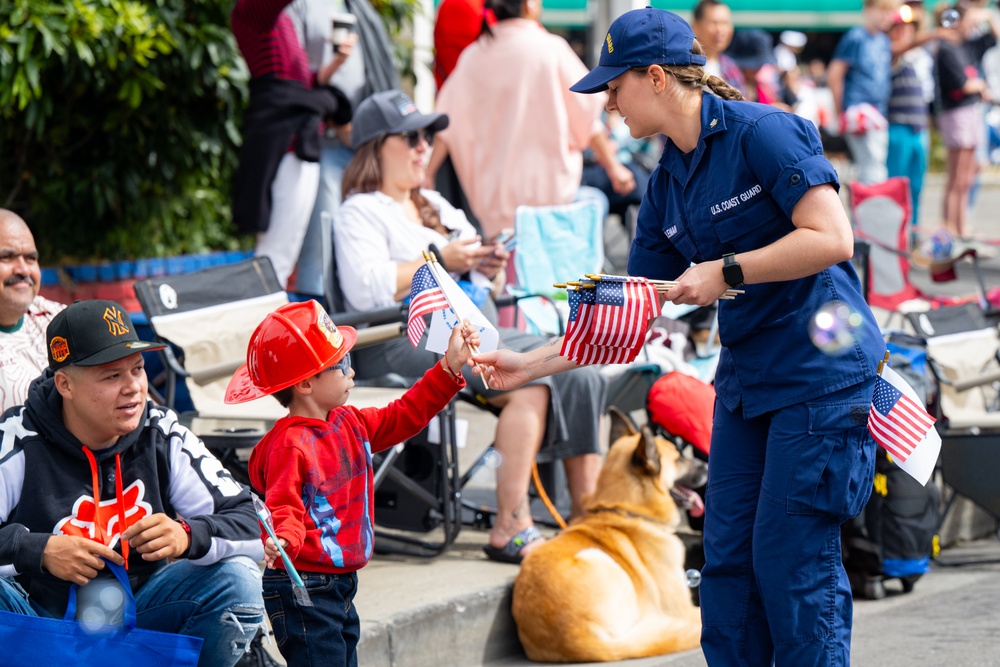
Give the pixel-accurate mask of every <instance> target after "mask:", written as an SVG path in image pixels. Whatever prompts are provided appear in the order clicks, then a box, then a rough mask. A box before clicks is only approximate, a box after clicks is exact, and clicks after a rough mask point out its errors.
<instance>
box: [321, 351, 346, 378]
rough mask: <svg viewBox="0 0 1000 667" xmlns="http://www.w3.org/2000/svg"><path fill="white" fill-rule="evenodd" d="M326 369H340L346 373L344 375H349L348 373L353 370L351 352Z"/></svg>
mask: <svg viewBox="0 0 1000 667" xmlns="http://www.w3.org/2000/svg"><path fill="white" fill-rule="evenodd" d="M326 370H328V371H336V370H339V371H340V372H341V373H343V374H344V377H347V376H348V374H349V373H350V372H351V353H350V352H348V353H347V354H345V355H344V358H343V359H341V360H340V361H338V362H337V363H335V364H334V365H333V366H330V367H329V368H327V369H326Z"/></svg>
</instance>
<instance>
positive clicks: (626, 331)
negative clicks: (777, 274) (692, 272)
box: [556, 273, 743, 364]
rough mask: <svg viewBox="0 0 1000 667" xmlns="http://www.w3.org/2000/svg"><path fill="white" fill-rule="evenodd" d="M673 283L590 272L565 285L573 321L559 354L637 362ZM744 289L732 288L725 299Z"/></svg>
mask: <svg viewBox="0 0 1000 667" xmlns="http://www.w3.org/2000/svg"><path fill="white" fill-rule="evenodd" d="M676 285H677V282H676V281H673V280H647V279H646V278H636V277H632V276H612V275H606V274H596V273H588V274H586V276H585V277H584V279H582V280H578V281H573V282H569V283H562V284H558V285H556V287H565V288H566V290H567V298H568V301H569V320H568V322H567V324H566V337H565V338H564V339H563V346H562V350H561V351H560V354H561V355H562V356H564V357H566V358H568V359H571V360H572V361H575V362H576V363H578V364H625V363H629V362H631V361H634V360H635V358H636V357H637V356H638V354H639V351H640V350H641V349H642V346H643V343H645V341H646V330H647V328H648V326H649V321H650V320H652V319H654V318H656V317H658V316H659V315H660V297H659V293H660V292H665V291H667V290H669V289H671V288H672V287H674V286H676ZM738 294H743V290H736V289H730V290H726V292H725V293H724V294H723V295H722V297H721V298H722V299H733V298H735V297H736V295H738Z"/></svg>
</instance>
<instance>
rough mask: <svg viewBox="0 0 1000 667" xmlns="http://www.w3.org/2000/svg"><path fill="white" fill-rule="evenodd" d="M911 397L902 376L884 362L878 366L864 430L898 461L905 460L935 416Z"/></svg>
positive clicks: (924, 436) (929, 427) (919, 442)
mask: <svg viewBox="0 0 1000 667" xmlns="http://www.w3.org/2000/svg"><path fill="white" fill-rule="evenodd" d="M915 398H916V394H915V393H914V391H913V390H912V389H910V386H909V385H908V384H906V381H905V380H903V378H901V377H900V376H899V375H898V374H897V373H896V372H895V371H893V370H892V369H891V368H889V367H888V366H886V367H884V368H883V369H882V374H881V375H879V376H878V379H877V380H876V381H875V394H874V396H872V408H871V411H870V412H869V413H868V430H869V431H870V432H871V434H872V437H873V438H874V439H875V442H877V443H878V444H879V445H881V446H882V447H883V448H884V449H885V450H886V451H887V452H889V453H890V454H892V456H893V458H895V459H896V461H897V462H898V463H905V462H906V460H907V459H908V458H910V456H912V455H913V453H914V450H916V449H917V447H918V446H919V445H920V444H921V443H922V442H924V440H925V439H927V436H928V433H929V432H930V431H931V430H933V428H934V422H935V419H934V418H933V417H931V416H930V415H929V414H927V410H925V409H924V407H923V406H922V405H920V403H919V402H917V400H914V399H915ZM935 458H936V454H935Z"/></svg>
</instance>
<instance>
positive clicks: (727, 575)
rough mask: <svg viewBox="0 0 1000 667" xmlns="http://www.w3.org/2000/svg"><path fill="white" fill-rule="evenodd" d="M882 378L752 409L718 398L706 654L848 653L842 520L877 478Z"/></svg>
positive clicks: (810, 658) (730, 658)
mask: <svg viewBox="0 0 1000 667" xmlns="http://www.w3.org/2000/svg"><path fill="white" fill-rule="evenodd" d="M874 386H875V383H874V381H867V382H863V383H861V384H858V385H854V386H852V387H847V388H846V389H842V390H840V391H836V392H834V393H832V394H830V395H828V396H825V397H823V398H821V399H818V400H816V401H810V402H808V403H800V404H797V405H792V406H789V407H787V408H782V409H780V410H777V411H775V412H773V413H769V414H765V415H762V416H760V417H755V418H753V419H745V418H744V417H743V415H742V412H741V411H740V410H739V409H737V412H735V413H733V412H730V411H729V410H727V409H726V407H725V406H724V405H723V404H722V402H721V401H716V404H715V418H714V420H713V430H712V454H711V456H710V461H709V466H708V487H707V492H706V496H705V509H706V512H705V530H704V538H705V567H704V569H703V570H702V583H701V589H700V596H701V613H702V623H703V629H702V641H701V646H702V650H703V651H704V653H705V659H706V660H707V661H708V664H709V665H712V666H713V667H714V666H715V665H725V667H735V666H744V667H755V666H756V665H771V664H774V665H776V666H777V667H807V666H818V665H824V666H827V667H832V666H834V665H837V666H840V667H844V666H846V665H849V664H850V651H851V622H852V612H853V607H852V599H851V588H850V585H849V583H848V580H847V573H846V572H845V570H844V565H843V562H842V561H841V551H840V524H841V523H843V522H844V521H845V520H847V519H848V518H850V517H853V516H855V515H857V514H858V513H859V512H860V511H861V509H862V508H863V507H864V504H865V502H867V500H868V496H869V495H870V493H871V490H872V482H873V479H874V475H875V442H874V441H873V440H872V438H871V436H870V435H869V433H868V429H867V426H866V424H867V417H868V409H869V406H870V405H871V398H872V392H873V390H874Z"/></svg>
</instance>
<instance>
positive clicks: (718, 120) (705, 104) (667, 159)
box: [661, 93, 726, 187]
mask: <svg viewBox="0 0 1000 667" xmlns="http://www.w3.org/2000/svg"><path fill="white" fill-rule="evenodd" d="M725 129H726V114H725V109H724V107H723V105H722V99H721V98H720V97H717V96H715V95H713V94H712V93H702V95H701V135H700V136H699V137H698V145H697V146H696V147H695V149H694V151H692V155H691V161H690V166H689V165H686V164H685V163H684V158H683V157H682V156H683V154H682V153H681V151H680V149H679V148H677V146H675V145H674V143H673V142H669V143H668V144H667V150H665V151H664V152H663V159H662V160H661V163H662V164H663V167H664V169H666V170H667V171H668V172H670V174H671V175H672V176H673V177H674V178H676V179H677V180H678V181H680V182H681V183H682V185H683V186H684V187H686V186H687V184H688V181H689V180H690V179H691V175H692V174H693V173H694V172H695V169H697V167H698V163H699V162H701V157H702V155H703V154H704V153H705V140H706V138H707V137H709V136H711V135H713V134H715V133H717V132H722V131H723V130H725Z"/></svg>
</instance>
